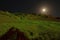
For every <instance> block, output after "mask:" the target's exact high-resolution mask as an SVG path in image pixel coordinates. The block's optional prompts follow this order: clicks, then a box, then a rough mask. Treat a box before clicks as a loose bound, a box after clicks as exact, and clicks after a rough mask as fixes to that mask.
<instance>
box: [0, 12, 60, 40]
mask: <svg viewBox="0 0 60 40" xmlns="http://www.w3.org/2000/svg"><path fill="white" fill-rule="evenodd" d="M41 18H42V17H41V16H37V15H36V16H35V15H30V14H28V15H18V16H16V15H14V14H11V13H9V12H3V11H0V36H1V35H3V34H4V33H5V32H7V30H9V28H11V27H15V28H18V29H20V30H21V31H23V32H25V34H26V35H27V36H28V37H29V38H30V39H34V40H35V39H39V40H40V38H41V40H45V39H46V40H52V39H53V38H55V39H56V40H58V39H59V37H60V35H59V33H60V22H56V21H47V20H45V19H44V18H42V19H44V20H41ZM31 33H33V34H31Z"/></svg>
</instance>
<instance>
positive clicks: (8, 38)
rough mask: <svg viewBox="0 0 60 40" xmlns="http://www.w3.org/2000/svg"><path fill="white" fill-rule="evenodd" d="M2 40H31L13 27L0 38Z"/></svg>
mask: <svg viewBox="0 0 60 40" xmlns="http://www.w3.org/2000/svg"><path fill="white" fill-rule="evenodd" d="M0 40H29V39H28V38H27V37H26V36H25V35H24V33H23V32H21V31H19V30H18V29H14V28H13V27H12V28H11V29H9V31H8V32H6V33H5V34H4V35H3V36H2V37H1V38H0Z"/></svg>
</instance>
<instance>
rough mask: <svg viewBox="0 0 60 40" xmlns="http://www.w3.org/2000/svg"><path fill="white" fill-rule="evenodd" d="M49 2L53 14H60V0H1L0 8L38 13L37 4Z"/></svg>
mask: <svg viewBox="0 0 60 40" xmlns="http://www.w3.org/2000/svg"><path fill="white" fill-rule="evenodd" d="M44 4H48V5H50V7H51V8H50V9H51V10H52V12H51V13H52V15H54V16H60V0H0V10H6V11H11V12H24V13H36V8H37V5H38V6H39V7H41V5H44Z"/></svg>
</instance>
